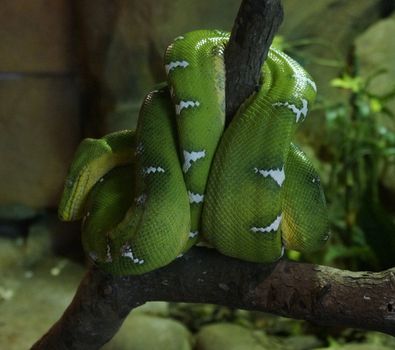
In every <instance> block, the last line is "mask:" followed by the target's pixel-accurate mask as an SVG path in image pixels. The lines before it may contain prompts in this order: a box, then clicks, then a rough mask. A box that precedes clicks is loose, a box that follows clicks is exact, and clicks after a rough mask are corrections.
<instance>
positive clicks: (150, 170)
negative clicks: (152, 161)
mask: <svg viewBox="0 0 395 350" xmlns="http://www.w3.org/2000/svg"><path fill="white" fill-rule="evenodd" d="M164 172H165V169H163V168H161V167H160V166H158V167H154V166H149V167H146V168H144V169H143V173H144V175H148V174H155V173H164Z"/></svg>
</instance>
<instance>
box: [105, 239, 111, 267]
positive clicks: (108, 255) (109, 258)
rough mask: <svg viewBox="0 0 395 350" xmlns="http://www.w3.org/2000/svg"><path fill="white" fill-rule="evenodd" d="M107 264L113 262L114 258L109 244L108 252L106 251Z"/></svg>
mask: <svg viewBox="0 0 395 350" xmlns="http://www.w3.org/2000/svg"><path fill="white" fill-rule="evenodd" d="M106 262H109V263H110V262H112V256H111V248H110V246H109V245H108V244H107V250H106Z"/></svg>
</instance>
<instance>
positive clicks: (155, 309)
mask: <svg viewBox="0 0 395 350" xmlns="http://www.w3.org/2000/svg"><path fill="white" fill-rule="evenodd" d="M137 313H142V314H145V315H150V316H162V317H165V316H168V315H169V303H168V302H166V301H149V302H147V303H145V304H144V305H141V306H139V307H137V308H135V309H134V310H133V314H137Z"/></svg>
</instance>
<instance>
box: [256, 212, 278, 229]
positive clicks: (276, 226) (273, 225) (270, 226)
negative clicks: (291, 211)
mask: <svg viewBox="0 0 395 350" xmlns="http://www.w3.org/2000/svg"><path fill="white" fill-rule="evenodd" d="M281 219H282V215H281V214H280V215H279V216H277V218H276V220H274V221H273V222H272V223H271V224H270V225H269V226H266V227H255V226H254V227H251V229H250V231H252V232H262V233H266V232H267V233H268V232H272V231H277V230H278V228H279V226H280V224H281Z"/></svg>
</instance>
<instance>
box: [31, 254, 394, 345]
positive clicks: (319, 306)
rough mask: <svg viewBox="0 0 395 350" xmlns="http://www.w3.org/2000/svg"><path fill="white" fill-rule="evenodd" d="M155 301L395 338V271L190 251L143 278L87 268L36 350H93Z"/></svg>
mask: <svg viewBox="0 0 395 350" xmlns="http://www.w3.org/2000/svg"><path fill="white" fill-rule="evenodd" d="M152 300H162V301H176V302H188V303H212V304H219V305H226V306H230V307H234V308H241V309H247V310H258V311H264V312H269V313H272V314H277V315H281V316H287V317H292V318H296V319H304V320H308V321H311V322H314V323H316V324H319V325H325V326H334V325H337V326H339V325H344V326H350V327H357V328H364V329H371V330H377V331H382V332H386V333H389V334H392V335H395V269H390V270H387V271H383V272H378V273H373V272H350V271H342V270H338V269H335V268H331V267H325V266H318V265H311V264H304V263H297V262H291V261H286V260H281V261H279V262H278V263H275V264H272V265H259V264H253V263H248V262H243V261H240V260H236V259H232V258H229V257H225V256H223V255H220V254H219V253H217V252H216V251H214V250H211V249H207V248H196V247H195V248H193V249H191V251H190V252H188V253H187V254H186V255H185V256H184V257H183V258H180V259H177V260H176V261H175V262H173V263H172V264H170V265H168V266H167V267H164V268H162V269H159V270H156V271H153V272H150V273H147V274H144V275H142V276H130V277H124V278H120V277H114V276H111V275H108V274H106V273H104V272H102V271H100V270H97V269H92V270H90V271H89V272H88V273H87V274H86V276H85V278H84V279H83V281H82V282H81V285H80V287H79V289H78V292H77V294H76V296H75V298H74V301H73V302H72V304H71V305H70V306H69V308H68V309H67V310H66V312H65V314H64V315H63V316H62V318H61V319H60V320H59V321H58V322H57V323H56V324H55V325H54V326H53V327H52V329H51V330H50V331H49V333H47V334H46V335H45V336H44V337H43V338H42V339H41V340H40V341H39V342H37V343H36V344H35V346H34V347H33V349H59V350H60V349H84V350H88V349H98V348H99V347H100V346H101V345H103V344H104V343H105V342H106V341H108V340H109V339H110V338H111V337H112V336H113V335H114V334H115V332H116V331H117V330H118V328H119V327H120V326H121V324H122V321H123V319H124V318H125V317H126V316H127V314H128V313H129V311H130V310H131V309H133V308H135V307H136V306H138V305H141V304H143V303H145V302H146V301H152Z"/></svg>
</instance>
